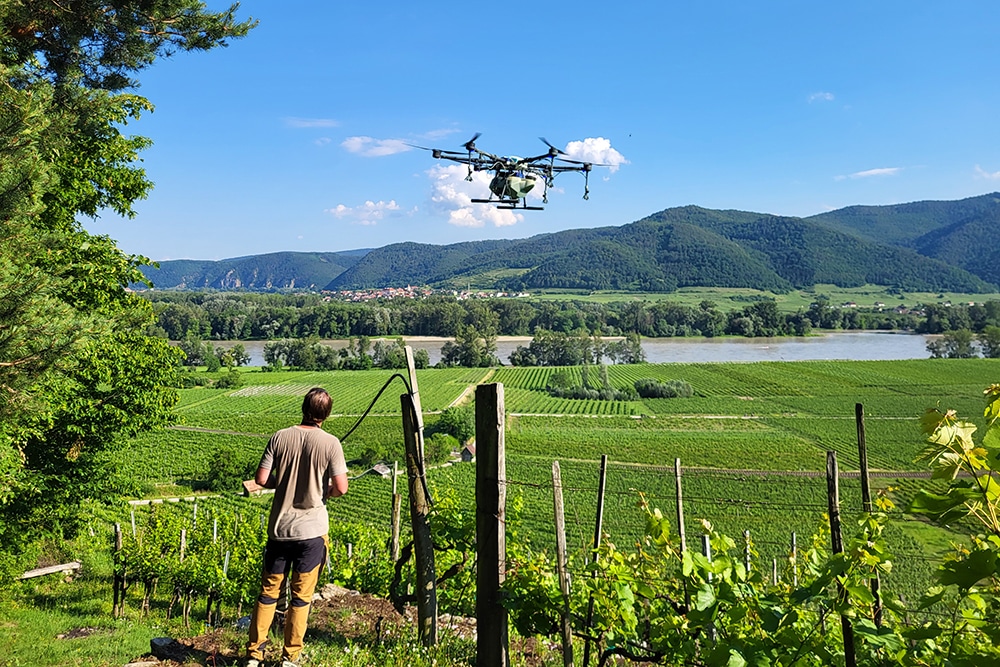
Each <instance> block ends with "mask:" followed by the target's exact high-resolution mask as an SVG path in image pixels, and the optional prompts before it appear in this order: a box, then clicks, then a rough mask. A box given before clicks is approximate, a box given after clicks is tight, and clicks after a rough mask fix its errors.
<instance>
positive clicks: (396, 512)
mask: <svg viewBox="0 0 1000 667" xmlns="http://www.w3.org/2000/svg"><path fill="white" fill-rule="evenodd" d="M402 506H403V496H401V495H399V494H398V493H394V494H392V537H391V538H390V539H389V557H390V558H391V559H392V563H393V566H395V564H396V561H397V560H399V516H400V511H401V509H402Z"/></svg>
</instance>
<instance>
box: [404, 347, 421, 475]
mask: <svg viewBox="0 0 1000 667" xmlns="http://www.w3.org/2000/svg"><path fill="white" fill-rule="evenodd" d="M403 352H404V353H405V354H406V374H407V375H408V376H409V379H410V396H411V397H412V398H413V410H414V412H415V413H416V415H417V445H418V448H419V451H420V465H421V466H423V463H424V413H423V409H422V408H421V407H420V389H418V388H417V364H416V362H415V361H414V360H413V348H412V347H410V346H409V345H405V346H403Z"/></svg>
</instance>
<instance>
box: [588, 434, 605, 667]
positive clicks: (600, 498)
mask: <svg viewBox="0 0 1000 667" xmlns="http://www.w3.org/2000/svg"><path fill="white" fill-rule="evenodd" d="M607 483H608V455H607V454H602V455H601V472H600V478H599V480H598V482H597V517H596V518H595V520H594V562H595V563H596V562H597V558H598V555H597V554H598V550H599V549H600V548H601V533H602V532H603V530H604V528H603V526H604V490H605V487H606V486H607ZM596 575H597V573H596V572H595V573H594V576H596ZM593 624H594V596H593V595H591V596H590V600H589V601H588V602H587V638H586V639H585V640H584V642H583V667H588V665H590V628H591V626H592V625H593Z"/></svg>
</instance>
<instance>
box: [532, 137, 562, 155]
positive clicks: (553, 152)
mask: <svg viewBox="0 0 1000 667" xmlns="http://www.w3.org/2000/svg"><path fill="white" fill-rule="evenodd" d="M538 138H539V139H541V140H542V143H543V144H545V145H546V146H548V147H549V156H551V157H555V156H556V155H566V152H565V151H561V150H559V149H558V148H556V147H555V146H553V145H552V144H550V143H549V140H548V139H546V138H545V137H538Z"/></svg>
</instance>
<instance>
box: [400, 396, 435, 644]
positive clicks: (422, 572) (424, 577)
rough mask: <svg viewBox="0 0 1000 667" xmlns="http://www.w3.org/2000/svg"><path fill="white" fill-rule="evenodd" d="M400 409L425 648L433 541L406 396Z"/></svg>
mask: <svg viewBox="0 0 1000 667" xmlns="http://www.w3.org/2000/svg"><path fill="white" fill-rule="evenodd" d="M399 400H400V403H401V404H402V409H403V441H404V443H405V445H406V475H407V480H408V482H409V490H410V527H411V530H412V532H413V557H414V561H415V565H416V575H417V591H416V594H417V636H418V637H419V639H420V643H421V644H423V645H424V646H434V645H435V644H437V588H436V581H437V578H436V575H435V572H434V541H433V540H432V538H431V527H430V524H429V523H428V521H427V516H428V515H429V514H430V511H431V506H430V498H428V496H427V492H426V486H425V484H426V479H425V478H424V459H423V456H421V451H420V447H419V444H418V427H417V413H416V411H415V410H414V404H413V399H412V398H411V397H410V395H409V394H402V395H401V396H400V397H399Z"/></svg>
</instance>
